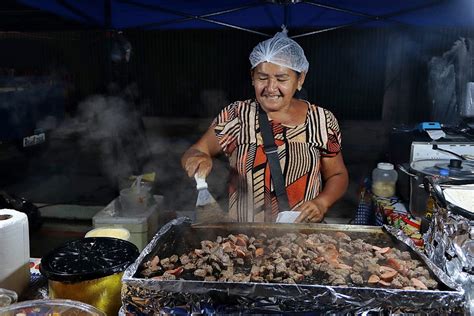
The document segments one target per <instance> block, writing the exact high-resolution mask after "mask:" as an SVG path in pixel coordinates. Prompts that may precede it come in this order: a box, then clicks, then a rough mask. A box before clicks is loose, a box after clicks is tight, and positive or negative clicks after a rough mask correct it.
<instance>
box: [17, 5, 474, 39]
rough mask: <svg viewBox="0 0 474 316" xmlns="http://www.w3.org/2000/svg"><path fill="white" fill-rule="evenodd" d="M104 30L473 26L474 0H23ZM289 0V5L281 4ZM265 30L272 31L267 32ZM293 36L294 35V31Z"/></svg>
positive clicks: (258, 29) (36, 6)
mask: <svg viewBox="0 0 474 316" xmlns="http://www.w3.org/2000/svg"><path fill="white" fill-rule="evenodd" d="M19 2H21V3H23V4H26V5H28V6H31V7H35V8H39V9H41V10H44V11H48V12H52V13H55V14H58V15H60V16H62V17H65V18H68V19H72V20H75V21H78V22H81V23H83V24H84V25H87V26H88V27H97V28H101V29H104V28H105V29H116V30H123V29H129V28H143V29H170V28H171V29H182V28H216V27H226V25H231V26H234V27H240V28H242V29H251V30H254V31H255V30H257V31H258V32H260V30H265V29H271V32H268V33H269V34H272V33H273V32H274V31H275V30H278V29H280V27H281V25H282V24H286V25H287V26H288V28H289V29H290V30H292V29H314V28H318V29H332V28H340V27H348V26H359V25H360V26H380V25H415V26H426V27H461V28H472V27H474V1H473V0H409V1H408V0H325V1H297V0H293V1H290V0H287V1H284V0H280V1H273V2H277V3H272V2H270V1H263V0H254V1H241V0H240V1H239V0H19ZM278 2H279V3H281V2H287V3H290V4H287V5H284V4H278ZM262 32H263V33H267V32H265V31H262ZM290 35H295V34H291V32H290Z"/></svg>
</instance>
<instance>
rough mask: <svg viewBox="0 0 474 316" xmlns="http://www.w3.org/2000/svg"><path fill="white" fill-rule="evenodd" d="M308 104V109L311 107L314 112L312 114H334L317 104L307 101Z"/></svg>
mask: <svg viewBox="0 0 474 316" xmlns="http://www.w3.org/2000/svg"><path fill="white" fill-rule="evenodd" d="M305 102H307V103H308V107H309V110H310V111H312V112H324V113H331V114H332V112H331V111H330V110H328V109H326V108H325V107H322V106H320V105H317V104H315V103H310V102H309V101H305Z"/></svg>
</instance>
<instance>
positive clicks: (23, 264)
mask: <svg viewBox="0 0 474 316" xmlns="http://www.w3.org/2000/svg"><path fill="white" fill-rule="evenodd" d="M29 261H30V239H29V235H28V217H27V216H26V214H24V213H22V212H18V211H15V210H10V209H0V288H6V289H9V290H13V291H15V292H17V293H21V292H23V291H24V290H25V289H26V287H27V286H28V283H29V281H30V267H29Z"/></svg>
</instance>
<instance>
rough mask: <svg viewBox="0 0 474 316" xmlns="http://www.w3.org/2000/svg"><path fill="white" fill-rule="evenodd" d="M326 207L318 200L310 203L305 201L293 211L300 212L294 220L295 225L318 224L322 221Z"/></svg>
mask: <svg viewBox="0 0 474 316" xmlns="http://www.w3.org/2000/svg"><path fill="white" fill-rule="evenodd" d="M327 210H328V207H327V206H326V204H325V203H324V202H323V201H322V200H321V199H318V198H315V199H314V200H311V201H306V202H304V203H303V204H301V205H300V206H299V207H298V208H297V209H296V210H295V211H300V212H301V214H300V215H299V216H298V217H297V218H296V220H295V223H305V222H307V223H319V222H321V221H322V220H323V218H324V215H325V214H326V212H327Z"/></svg>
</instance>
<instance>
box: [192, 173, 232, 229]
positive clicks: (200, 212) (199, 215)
mask: <svg viewBox="0 0 474 316" xmlns="http://www.w3.org/2000/svg"><path fill="white" fill-rule="evenodd" d="M194 179H195V180H196V189H197V190H198V197H197V201H196V214H195V219H194V220H195V222H198V223H200V222H222V221H229V219H228V217H227V214H226V212H224V211H223V210H222V208H221V207H220V205H219V203H217V201H216V199H214V197H213V196H212V194H211V193H210V192H209V190H208V186H207V182H206V179H205V178H201V177H199V176H198V175H194Z"/></svg>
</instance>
